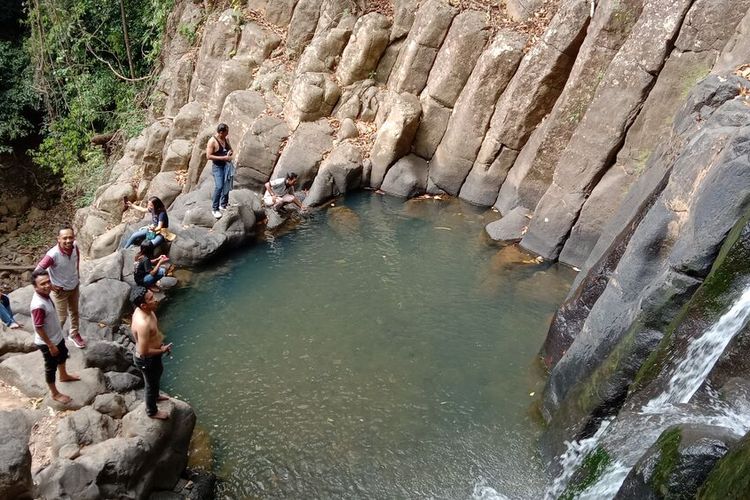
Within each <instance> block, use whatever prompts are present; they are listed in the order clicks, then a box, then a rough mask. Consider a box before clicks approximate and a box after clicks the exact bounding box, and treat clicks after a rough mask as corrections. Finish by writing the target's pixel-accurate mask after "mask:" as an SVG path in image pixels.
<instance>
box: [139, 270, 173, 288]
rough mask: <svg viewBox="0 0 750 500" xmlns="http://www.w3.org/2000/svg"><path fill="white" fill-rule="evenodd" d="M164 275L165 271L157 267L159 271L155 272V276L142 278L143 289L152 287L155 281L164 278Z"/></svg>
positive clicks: (148, 275) (149, 275)
mask: <svg viewBox="0 0 750 500" xmlns="http://www.w3.org/2000/svg"><path fill="white" fill-rule="evenodd" d="M165 274H167V271H166V270H165V269H164V268H163V267H161V266H159V270H158V271H156V274H155V275H151V274H147V275H146V276H145V277H144V278H143V285H144V286H145V287H150V286H154V285H155V284H156V282H157V281H159V280H160V279H162V278H163V277H164V275H165Z"/></svg>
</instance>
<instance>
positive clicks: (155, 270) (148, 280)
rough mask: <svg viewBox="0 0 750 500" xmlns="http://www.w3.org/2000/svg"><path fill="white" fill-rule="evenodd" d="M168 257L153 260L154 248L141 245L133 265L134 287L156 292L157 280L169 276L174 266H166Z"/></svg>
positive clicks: (162, 256) (148, 245) (163, 256)
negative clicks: (137, 286) (142, 287)
mask: <svg viewBox="0 0 750 500" xmlns="http://www.w3.org/2000/svg"><path fill="white" fill-rule="evenodd" d="M167 262H169V257H167V256H166V255H160V256H158V257H156V258H154V248H153V247H152V246H151V245H150V244H149V243H148V242H147V241H144V242H143V243H141V246H140V249H139V251H138V253H137V254H136V256H135V262H134V263H133V281H135V284H136V285H139V286H145V287H146V288H148V289H149V290H151V291H152V292H158V291H159V288H158V286H157V285H158V283H159V280H160V279H162V278H163V277H164V276H171V274H172V272H173V271H174V266H173V265H170V266H169V267H167V266H166V264H167Z"/></svg>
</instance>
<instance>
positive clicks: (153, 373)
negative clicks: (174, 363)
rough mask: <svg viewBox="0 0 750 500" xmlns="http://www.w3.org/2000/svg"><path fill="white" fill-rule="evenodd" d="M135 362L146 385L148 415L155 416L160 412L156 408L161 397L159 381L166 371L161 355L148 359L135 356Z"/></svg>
mask: <svg viewBox="0 0 750 500" xmlns="http://www.w3.org/2000/svg"><path fill="white" fill-rule="evenodd" d="M133 360H134V361H135V366H137V367H138V369H139V370H141V372H142V373H143V380H144V381H145V383H146V389H145V399H146V414H147V415H149V416H153V415H154V414H155V413H156V412H157V410H158V408H157V407H156V398H158V397H159V381H160V380H161V374H162V372H163V371H164V365H163V364H162V362H161V354H158V355H156V356H149V357H147V358H142V357H140V356H133Z"/></svg>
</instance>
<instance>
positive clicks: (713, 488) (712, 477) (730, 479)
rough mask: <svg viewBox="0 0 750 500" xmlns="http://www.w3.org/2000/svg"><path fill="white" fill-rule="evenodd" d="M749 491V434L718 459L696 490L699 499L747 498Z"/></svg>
mask: <svg viewBox="0 0 750 500" xmlns="http://www.w3.org/2000/svg"><path fill="white" fill-rule="evenodd" d="M749 491H750V435H746V436H745V437H744V438H742V440H741V441H740V442H739V443H738V444H737V445H736V446H734V447H733V448H732V450H730V451H729V453H727V454H726V455H724V457H723V458H722V459H721V460H719V461H718V462H717V463H716V465H714V468H713V469H711V473H710V474H709V475H708V478H706V482H705V483H703V486H702V487H701V489H700V490H699V491H698V495H697V498H699V499H700V500H714V499H718V498H747V494H748V492H749Z"/></svg>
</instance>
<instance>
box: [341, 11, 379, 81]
mask: <svg viewBox="0 0 750 500" xmlns="http://www.w3.org/2000/svg"><path fill="white" fill-rule="evenodd" d="M390 27H391V23H390V21H389V20H388V18H387V17H385V16H384V15H382V14H379V13H377V12H371V13H369V14H366V15H364V16H362V17H360V18H359V19H358V20H357V23H356V24H355V25H354V30H353V32H352V35H351V37H350V38H349V43H348V44H347V45H346V48H345V49H344V52H343V54H342V55H341V62H340V63H339V65H338V68H337V69H336V77H337V78H338V80H339V83H340V84H341V85H349V84H351V83H354V82H356V81H358V80H364V79H366V78H370V75H371V74H374V73H375V69H376V68H377V66H378V62H379V61H380V56H382V55H383V52H384V51H385V48H386V47H387V46H388V42H389V41H390V40H389V37H390Z"/></svg>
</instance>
